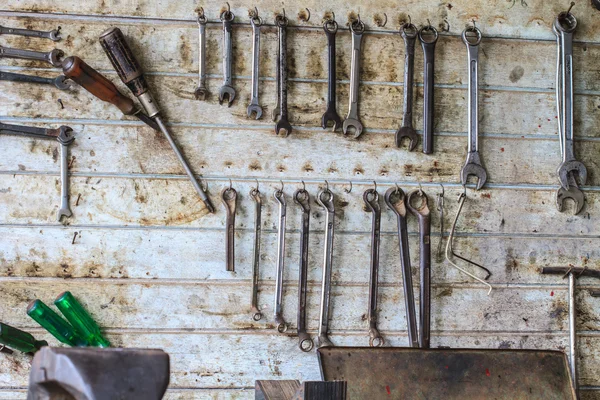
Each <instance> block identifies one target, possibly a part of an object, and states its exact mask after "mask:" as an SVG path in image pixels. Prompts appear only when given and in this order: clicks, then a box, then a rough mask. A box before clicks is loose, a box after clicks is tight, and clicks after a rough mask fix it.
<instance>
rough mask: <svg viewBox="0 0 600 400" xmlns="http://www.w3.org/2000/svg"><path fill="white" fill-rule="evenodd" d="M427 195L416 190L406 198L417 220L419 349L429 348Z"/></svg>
mask: <svg viewBox="0 0 600 400" xmlns="http://www.w3.org/2000/svg"><path fill="white" fill-rule="evenodd" d="M415 197H420V199H421V200H420V201H421V203H420V204H419V205H418V206H417V207H415V206H413V198H415ZM427 201H428V199H427V195H426V194H425V193H424V192H423V191H422V190H421V189H416V190H413V191H411V192H409V193H408V195H407V196H406V208H408V210H409V211H410V212H411V214H413V215H414V216H416V217H417V219H418V220H419V250H420V254H419V262H420V273H421V292H420V297H421V301H420V302H419V306H420V307H419V320H420V326H419V347H420V348H422V349H428V348H429V339H430V329H431V219H430V214H429V207H428V206H427Z"/></svg>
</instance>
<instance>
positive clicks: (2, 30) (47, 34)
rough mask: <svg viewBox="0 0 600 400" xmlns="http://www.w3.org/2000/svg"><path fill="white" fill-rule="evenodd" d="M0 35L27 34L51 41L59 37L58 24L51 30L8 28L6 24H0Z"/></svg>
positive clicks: (57, 39)
mask: <svg viewBox="0 0 600 400" xmlns="http://www.w3.org/2000/svg"><path fill="white" fill-rule="evenodd" d="M0 35H18V36H29V37H35V38H41V39H50V40H52V41H53V42H58V41H59V40H60V39H61V37H60V26H59V27H58V28H57V29H53V30H51V31H36V30H34V29H21V28H8V27H6V26H0Z"/></svg>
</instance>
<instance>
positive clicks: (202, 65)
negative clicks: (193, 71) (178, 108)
mask: <svg viewBox="0 0 600 400" xmlns="http://www.w3.org/2000/svg"><path fill="white" fill-rule="evenodd" d="M197 21H198V87H197V88H196V91H194V96H196V100H205V99H206V94H207V93H208V92H207V90H206V22H208V21H207V18H206V15H204V9H202V10H201V12H200V13H199V14H198V18H197Z"/></svg>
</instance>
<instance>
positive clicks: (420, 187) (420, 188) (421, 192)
mask: <svg viewBox="0 0 600 400" xmlns="http://www.w3.org/2000/svg"><path fill="white" fill-rule="evenodd" d="M417 183H418V184H419V195H420V196H421V197H423V186H421V182H417Z"/></svg>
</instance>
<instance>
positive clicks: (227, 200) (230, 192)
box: [221, 179, 237, 272]
mask: <svg viewBox="0 0 600 400" xmlns="http://www.w3.org/2000/svg"><path fill="white" fill-rule="evenodd" d="M221 201H222V202H223V206H225V211H226V212H227V220H226V223H225V225H226V227H225V232H226V234H225V254H226V266H227V271H230V272H234V271H235V211H236V208H237V192H236V190H235V189H234V188H233V187H231V179H230V180H229V187H226V188H225V189H223V191H222V192H221Z"/></svg>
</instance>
